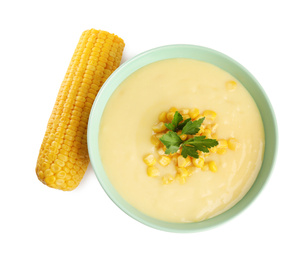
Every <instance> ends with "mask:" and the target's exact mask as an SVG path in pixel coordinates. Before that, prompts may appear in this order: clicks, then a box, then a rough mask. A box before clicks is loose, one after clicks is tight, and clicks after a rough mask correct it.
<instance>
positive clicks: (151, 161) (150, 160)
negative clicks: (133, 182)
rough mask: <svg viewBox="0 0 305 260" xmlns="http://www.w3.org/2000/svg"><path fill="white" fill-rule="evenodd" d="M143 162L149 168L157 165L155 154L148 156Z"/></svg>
mask: <svg viewBox="0 0 305 260" xmlns="http://www.w3.org/2000/svg"><path fill="white" fill-rule="evenodd" d="M143 161H144V162H145V164H146V165H147V166H153V165H154V164H155V163H156V158H155V157H154V155H153V154H148V155H146V156H145V157H144V158H143Z"/></svg>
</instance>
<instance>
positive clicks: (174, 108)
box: [168, 107, 178, 114]
mask: <svg viewBox="0 0 305 260" xmlns="http://www.w3.org/2000/svg"><path fill="white" fill-rule="evenodd" d="M168 111H169V112H174V114H175V112H176V111H178V109H177V108H176V107H171V108H170V109H169V110H168Z"/></svg>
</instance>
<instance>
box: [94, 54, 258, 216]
mask: <svg viewBox="0 0 305 260" xmlns="http://www.w3.org/2000/svg"><path fill="white" fill-rule="evenodd" d="M231 82H236V84H235V85H234V84H231ZM170 107H176V108H198V109H199V111H200V112H202V111H205V110H212V111H215V112H216V113H217V117H216V118H215V123H217V125H218V128H217V136H218V138H222V139H229V138H236V139H237V140H238V142H239V144H240V145H239V148H238V149H236V150H235V151H232V150H230V149H228V151H227V152H226V153H224V154H221V155H220V154H218V153H211V154H210V155H209V156H208V157H206V158H205V164H208V163H209V162H210V161H213V162H215V164H216V165H217V171H216V172H215V171H211V170H208V169H206V168H204V167H202V168H196V167H193V168H194V169H193V172H192V175H191V176H190V177H188V178H187V181H186V182H185V183H183V184H181V182H179V181H173V182H172V183H170V184H169V185H166V184H164V182H162V176H167V175H168V174H171V175H173V176H175V175H176V168H175V166H174V165H173V162H170V163H169V164H168V165H167V166H165V167H164V166H162V165H160V164H158V163H156V164H155V165H154V167H156V168H158V171H159V177H158V178H153V177H149V176H148V174H147V165H146V164H145V163H144V162H143V157H144V156H145V155H147V154H153V155H154V156H155V157H156V158H158V151H157V149H156V147H155V146H154V145H153V144H152V143H151V136H152V134H153V131H152V127H153V126H154V125H155V124H156V123H157V122H158V117H159V115H160V114H161V113H162V112H164V111H168V110H169V108H170ZM99 150H100V156H101V160H102V163H103V166H104V169H105V171H106V174H107V176H108V178H109V180H110V181H111V183H112V185H113V186H114V188H115V189H116V190H117V191H118V193H119V194H120V195H121V196H122V197H123V198H124V199H125V200H126V201H127V202H128V203H130V204H131V205H132V206H133V207H135V208H136V209H138V210H139V211H141V212H143V213H145V214H146V215H149V216H151V217H154V218H156V219H160V220H164V221H169V222H197V221H201V220H204V219H208V218H211V217H213V216H216V215H218V214H220V213H222V212H224V211H226V210H228V209H229V208H231V207H232V206H233V205H235V204H236V203H237V202H238V201H239V200H240V199H241V198H242V197H243V196H244V195H245V194H246V193H247V191H248V190H249V189H250V187H251V186H252V184H253V182H254V181H255V179H256V176H257V174H258V172H259V170H260V167H261V164H262V159H263V154H264V128H263V123H262V119H261V116H260V113H259V111H258V108H257V106H256V104H255V102H254V100H253V99H252V97H251V96H250V94H249V93H248V92H247V91H246V89H245V88H244V87H243V86H242V85H241V84H240V83H239V82H238V81H237V80H236V79H235V78H234V77H232V75H230V74H229V73H227V72H225V71H223V70H222V69H220V68H218V67H216V66H214V65H212V64H209V63H206V62H202V61H197V60H193V59H184V58H177V59H168V60H162V61H158V62H155V63H152V64H149V65H147V66H144V67H142V68H141V69H139V70H137V71H136V72H134V73H133V74H131V75H130V76H129V77H128V78H127V79H126V80H124V81H123V82H122V83H121V85H120V86H119V87H118V88H117V89H116V90H115V92H114V93H113V94H112V96H111V97H110V99H109V101H108V103H107V105H106V107H105V110H104V112H103V115H102V118H101V124H100V132H99Z"/></svg>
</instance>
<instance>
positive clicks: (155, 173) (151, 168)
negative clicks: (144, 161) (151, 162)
mask: <svg viewBox="0 0 305 260" xmlns="http://www.w3.org/2000/svg"><path fill="white" fill-rule="evenodd" d="M147 175H148V176H149V177H157V176H159V175H160V172H159V170H158V168H156V167H154V166H149V167H148V168H147Z"/></svg>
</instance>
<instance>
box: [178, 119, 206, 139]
mask: <svg viewBox="0 0 305 260" xmlns="http://www.w3.org/2000/svg"><path fill="white" fill-rule="evenodd" d="M203 120H204V117H203V118H200V119H198V120H195V121H188V122H187V123H186V125H185V126H184V127H183V129H182V133H181V134H186V135H195V134H197V133H198V132H199V130H200V126H201V124H202V122H203Z"/></svg>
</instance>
